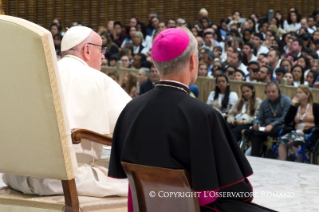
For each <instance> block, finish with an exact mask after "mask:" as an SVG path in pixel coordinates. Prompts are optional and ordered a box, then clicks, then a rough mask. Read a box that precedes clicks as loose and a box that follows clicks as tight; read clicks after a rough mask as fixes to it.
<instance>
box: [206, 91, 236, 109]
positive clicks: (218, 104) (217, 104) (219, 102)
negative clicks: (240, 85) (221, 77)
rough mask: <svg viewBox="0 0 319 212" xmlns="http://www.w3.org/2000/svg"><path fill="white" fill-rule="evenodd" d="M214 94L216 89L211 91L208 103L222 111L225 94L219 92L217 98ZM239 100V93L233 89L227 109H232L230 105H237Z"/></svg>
mask: <svg viewBox="0 0 319 212" xmlns="http://www.w3.org/2000/svg"><path fill="white" fill-rule="evenodd" d="M214 96H215V91H212V92H210V94H209V96H208V99H207V102H206V103H207V104H208V105H213V107H214V108H215V109H218V110H219V111H220V108H221V106H222V101H223V99H224V96H225V94H219V95H218V98H217V99H216V100H214ZM237 100H238V95H237V93H235V92H233V91H231V92H230V94H229V101H228V105H227V109H226V110H230V105H235V103H236V102H237Z"/></svg>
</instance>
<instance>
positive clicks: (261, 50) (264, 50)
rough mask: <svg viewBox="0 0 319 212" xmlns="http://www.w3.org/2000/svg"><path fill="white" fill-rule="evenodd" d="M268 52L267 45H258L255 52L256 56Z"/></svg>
mask: <svg viewBox="0 0 319 212" xmlns="http://www.w3.org/2000/svg"><path fill="white" fill-rule="evenodd" d="M268 52H269V49H268V48H267V47H265V46H260V47H259V49H258V52H257V57H258V55H260V54H268Z"/></svg>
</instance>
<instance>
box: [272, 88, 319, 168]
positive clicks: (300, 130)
mask: <svg viewBox="0 0 319 212" xmlns="http://www.w3.org/2000/svg"><path fill="white" fill-rule="evenodd" d="M284 122H285V124H286V125H289V124H290V123H292V122H293V124H294V127H293V131H291V132H289V133H288V134H284V135H283V136H282V137H280V139H279V141H280V144H279V149H278V152H279V159H280V160H286V158H287V146H288V145H292V150H293V152H294V154H295V156H296V155H297V152H298V148H299V147H300V146H301V145H303V144H304V142H305V141H306V140H307V139H308V136H309V134H310V133H311V131H312V129H313V128H314V127H319V104H318V103H314V101H313V95H312V92H311V89H310V88H309V87H308V86H306V85H300V86H298V88H297V92H296V96H295V97H294V98H293V99H292V101H291V106H290V108H289V110H288V112H287V114H286V116H285V119H284ZM317 139H318V133H313V135H312V136H311V137H310V142H313V141H314V142H316V141H317ZM301 160H302V157H301V155H299V157H298V158H297V161H298V162H301Z"/></svg>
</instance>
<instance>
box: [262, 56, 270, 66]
mask: <svg viewBox="0 0 319 212" xmlns="http://www.w3.org/2000/svg"><path fill="white" fill-rule="evenodd" d="M260 64H261V66H270V61H269V59H268V57H264V58H263V59H261V62H260Z"/></svg>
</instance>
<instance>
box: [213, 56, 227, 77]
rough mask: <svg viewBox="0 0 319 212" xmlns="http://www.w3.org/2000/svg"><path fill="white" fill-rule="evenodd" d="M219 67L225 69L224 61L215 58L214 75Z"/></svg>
mask: <svg viewBox="0 0 319 212" xmlns="http://www.w3.org/2000/svg"><path fill="white" fill-rule="evenodd" d="M218 68H222V69H224V66H223V63H222V62H221V61H220V60H218V59H215V61H214V67H213V75H214V76H215V74H214V73H215V72H216V70H217V69H218Z"/></svg>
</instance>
